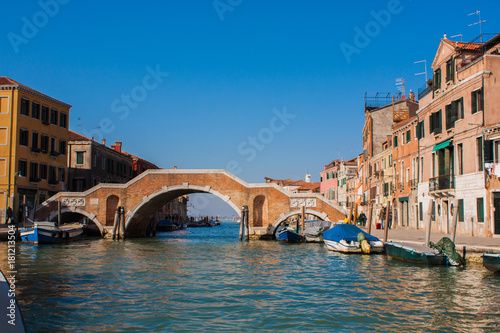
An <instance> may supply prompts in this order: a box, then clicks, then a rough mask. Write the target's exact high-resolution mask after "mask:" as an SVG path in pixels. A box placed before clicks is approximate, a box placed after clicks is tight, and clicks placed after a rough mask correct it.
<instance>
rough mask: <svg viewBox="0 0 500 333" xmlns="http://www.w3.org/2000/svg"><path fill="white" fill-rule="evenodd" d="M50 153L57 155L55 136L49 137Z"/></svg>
mask: <svg viewBox="0 0 500 333" xmlns="http://www.w3.org/2000/svg"><path fill="white" fill-rule="evenodd" d="M50 155H52V156H57V150H56V138H54V137H52V138H50Z"/></svg>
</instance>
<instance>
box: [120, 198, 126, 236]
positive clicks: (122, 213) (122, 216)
mask: <svg viewBox="0 0 500 333" xmlns="http://www.w3.org/2000/svg"><path fill="white" fill-rule="evenodd" d="M120 237H121V238H122V239H125V208H123V206H121V207H120Z"/></svg>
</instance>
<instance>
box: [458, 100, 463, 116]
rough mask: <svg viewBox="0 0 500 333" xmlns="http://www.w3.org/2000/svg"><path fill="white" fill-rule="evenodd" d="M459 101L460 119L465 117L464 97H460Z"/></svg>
mask: <svg viewBox="0 0 500 333" xmlns="http://www.w3.org/2000/svg"><path fill="white" fill-rule="evenodd" d="M459 103H460V111H459V112H460V118H459V119H464V98H463V97H461V98H460V99H459Z"/></svg>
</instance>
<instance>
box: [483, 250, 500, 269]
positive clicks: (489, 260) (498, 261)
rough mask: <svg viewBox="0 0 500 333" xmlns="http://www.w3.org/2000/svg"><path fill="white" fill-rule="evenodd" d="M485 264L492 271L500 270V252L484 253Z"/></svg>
mask: <svg viewBox="0 0 500 333" xmlns="http://www.w3.org/2000/svg"><path fill="white" fill-rule="evenodd" d="M483 266H484V267H486V268H487V269H489V270H490V271H492V272H500V254H498V253H485V254H483Z"/></svg>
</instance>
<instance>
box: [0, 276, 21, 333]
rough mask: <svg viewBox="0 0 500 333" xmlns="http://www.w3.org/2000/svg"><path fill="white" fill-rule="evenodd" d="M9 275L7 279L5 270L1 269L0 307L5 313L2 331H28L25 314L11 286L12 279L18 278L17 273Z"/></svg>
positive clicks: (1, 323)
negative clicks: (4, 273)
mask: <svg viewBox="0 0 500 333" xmlns="http://www.w3.org/2000/svg"><path fill="white" fill-rule="evenodd" d="M7 274H9V272H7ZM12 274H14V273H12ZM8 277H9V279H6V278H5V275H3V272H2V271H0V307H1V308H2V312H3V313H4V314H3V317H4V318H2V320H1V321H0V332H9V333H10V332H12V333H24V332H27V331H26V326H25V324H24V319H23V314H22V313H21V309H20V308H19V305H18V304H17V300H16V296H15V293H14V291H12V288H11V286H10V284H11V281H12V282H15V280H16V278H15V275H14V276H12V275H10V276H9V275H8ZM11 278H12V280H11Z"/></svg>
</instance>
